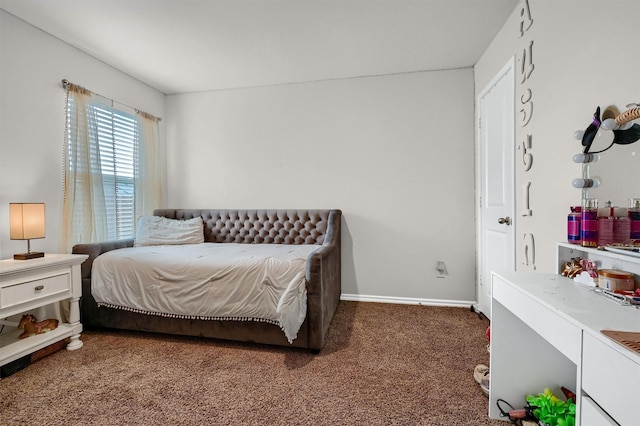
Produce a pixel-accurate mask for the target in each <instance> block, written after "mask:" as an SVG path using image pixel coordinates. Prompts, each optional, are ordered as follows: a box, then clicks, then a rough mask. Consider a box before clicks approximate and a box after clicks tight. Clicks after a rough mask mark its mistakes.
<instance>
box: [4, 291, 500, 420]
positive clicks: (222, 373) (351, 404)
mask: <svg viewBox="0 0 640 426" xmlns="http://www.w3.org/2000/svg"><path fill="white" fill-rule="evenodd" d="M487 325H488V321H487V320H486V319H482V318H480V317H479V316H478V315H477V314H475V313H472V312H470V311H469V309H463V308H450V307H428V306H415V305H392V304H381V303H362V302H341V303H340V305H339V307H338V311H337V313H336V316H335V318H334V320H333V323H332V327H331V330H330V333H329V337H328V341H327V344H326V346H325V348H324V349H323V350H322V352H321V353H320V354H318V355H312V354H310V353H308V352H306V351H304V350H299V349H292V348H283V347H269V346H262V345H254V344H246V343H235V342H225V341H220V340H214V339H200V338H186V337H175V336H166V335H159V334H145V333H136V332H123V331H115V330H87V331H85V333H84V334H83V335H82V340H83V342H84V347H83V348H82V349H80V350H77V351H66V350H62V351H59V352H56V353H54V354H52V355H50V356H48V357H46V358H44V359H42V360H39V361H37V362H35V363H33V364H31V365H29V366H28V367H27V368H25V369H24V370H21V371H19V372H17V373H15V374H13V375H11V376H9V377H7V378H4V379H2V380H1V381H0V424H3V425H4V424H6V425H505V424H508V423H504V422H501V421H495V420H493V421H492V420H489V419H488V417H487V410H488V407H487V404H488V399H487V398H486V397H485V396H484V395H482V393H481V390H480V388H479V386H478V385H477V383H476V382H475V381H474V379H473V368H474V367H475V365H476V364H479V363H484V364H487V365H488V360H489V359H488V358H489V355H488V353H487V350H486V344H487V340H486V338H485V330H486V328H487Z"/></svg>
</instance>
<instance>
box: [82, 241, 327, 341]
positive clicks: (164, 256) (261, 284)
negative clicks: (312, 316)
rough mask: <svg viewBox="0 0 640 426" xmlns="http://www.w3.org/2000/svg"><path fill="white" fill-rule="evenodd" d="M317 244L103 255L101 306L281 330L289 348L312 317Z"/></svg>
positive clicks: (97, 264)
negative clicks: (311, 262) (310, 270)
mask: <svg viewBox="0 0 640 426" xmlns="http://www.w3.org/2000/svg"><path fill="white" fill-rule="evenodd" d="M318 247H320V246H319V245H289V244H221V243H202V244H188V245H178V246H176V245H171V246H168V245H167V246H165V245H162V246H149V247H132V248H123V249H118V250H112V251H109V252H106V253H103V254H102V255H100V256H98V257H97V258H96V259H95V260H94V262H93V267H92V273H91V280H92V281H91V291H92V294H93V297H94V298H95V300H96V302H97V303H98V305H99V306H110V307H115V308H122V309H127V310H133V311H136V312H141V313H148V314H155V315H164V316H175V317H179V318H203V319H242V320H256V321H266V322H270V323H273V324H277V325H279V326H280V327H281V328H282V330H283V332H284V334H285V336H286V337H287V339H288V341H289V343H291V342H292V341H293V340H294V339H295V338H296V337H297V334H298V330H299V329H300V325H301V324H302V322H303V321H304V318H305V316H306V311H307V290H306V286H305V268H306V259H307V256H308V255H309V254H310V253H311V252H312V251H314V250H316V249H317V248H318Z"/></svg>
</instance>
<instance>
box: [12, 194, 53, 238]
mask: <svg viewBox="0 0 640 426" xmlns="http://www.w3.org/2000/svg"><path fill="white" fill-rule="evenodd" d="M44 224H45V210H44V203H9V230H10V236H9V238H11V239H12V240H30V239H33V238H44V236H45V234H44V228H45V226H44Z"/></svg>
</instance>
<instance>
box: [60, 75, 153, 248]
mask: <svg viewBox="0 0 640 426" xmlns="http://www.w3.org/2000/svg"><path fill="white" fill-rule="evenodd" d="M65 88H66V90H67V123H66V135H65V151H64V152H65V155H64V168H65V169H64V170H65V176H64V203H63V226H62V238H61V246H62V247H61V249H62V252H63V253H70V252H71V249H72V247H73V245H74V244H78V243H90V242H101V241H108V240H113V239H121V238H133V236H134V235H135V225H136V222H137V218H138V217H139V216H141V215H147V214H151V213H152V212H153V209H156V208H159V207H161V206H162V182H163V180H162V178H163V173H162V162H161V155H160V140H159V125H158V121H159V119H157V118H155V117H153V116H151V115H150V114H147V113H144V112H134V111H133V110H132V109H130V108H128V107H125V106H122V107H123V108H120V107H118V108H115V107H114V105H113V101H111V100H110V99H107V98H104V97H102V96H100V95H97V94H95V93H92V92H90V91H89V90H86V89H84V88H82V87H80V86H77V85H74V84H71V83H66V84H65ZM124 109H128V110H129V111H124Z"/></svg>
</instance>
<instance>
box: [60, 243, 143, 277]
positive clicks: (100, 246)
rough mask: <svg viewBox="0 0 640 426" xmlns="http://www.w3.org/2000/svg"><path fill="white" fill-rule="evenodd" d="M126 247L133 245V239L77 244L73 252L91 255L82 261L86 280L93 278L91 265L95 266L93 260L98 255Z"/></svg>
mask: <svg viewBox="0 0 640 426" xmlns="http://www.w3.org/2000/svg"><path fill="white" fill-rule="evenodd" d="M125 247H133V239H129V240H117V241H106V242H103V243H86V244H76V245H75V246H73V249H72V250H71V253H73V254H87V255H89V257H88V258H87V260H85V261H84V262H83V263H82V267H81V276H82V279H83V280H84V279H89V278H91V267H92V266H93V260H94V259H95V258H96V257H98V256H100V255H101V254H102V253H106V252H108V251H111V250H115V249H119V248H125Z"/></svg>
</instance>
